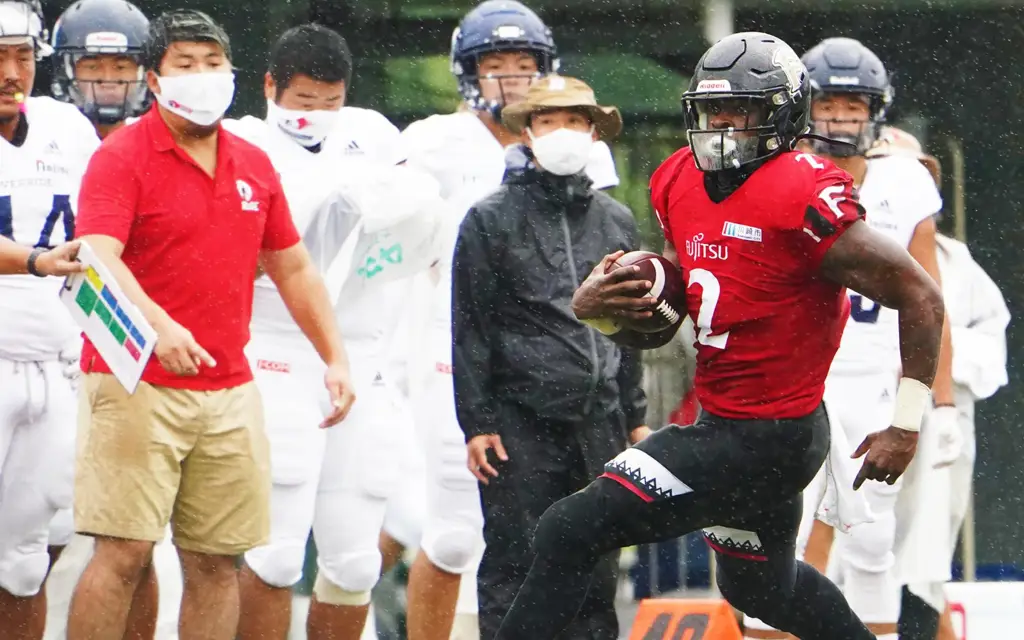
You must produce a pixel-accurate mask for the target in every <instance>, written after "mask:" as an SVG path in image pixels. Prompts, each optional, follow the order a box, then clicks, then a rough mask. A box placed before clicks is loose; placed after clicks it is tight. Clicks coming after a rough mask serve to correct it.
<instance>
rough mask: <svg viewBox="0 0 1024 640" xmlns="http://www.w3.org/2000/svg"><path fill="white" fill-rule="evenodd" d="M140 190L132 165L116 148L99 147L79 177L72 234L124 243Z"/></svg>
mask: <svg viewBox="0 0 1024 640" xmlns="http://www.w3.org/2000/svg"><path fill="white" fill-rule="evenodd" d="M139 191H140V184H139V176H138V173H137V172H136V170H135V165H134V164H133V163H132V162H131V161H129V159H128V158H127V157H126V156H125V155H124V154H122V153H121V152H119V151H118V150H117V149H112V148H110V147H109V146H100V148H99V149H97V150H96V153H94V154H92V158H91V159H90V160H89V165H88V166H87V167H86V170H85V175H84V176H83V177H82V187H81V192H80V193H79V196H78V216H77V219H76V221H75V231H76V233H75V235H76V236H77V237H79V238H81V237H83V236H93V235H97V236H109V237H111V238H115V239H116V240H117V241H118V242H120V243H121V244H127V242H128V233H129V231H131V227H132V222H134V220H135V215H136V213H137V211H138V206H137V205H138V202H139Z"/></svg>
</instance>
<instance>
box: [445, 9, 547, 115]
mask: <svg viewBox="0 0 1024 640" xmlns="http://www.w3.org/2000/svg"><path fill="white" fill-rule="evenodd" d="M499 51H524V52H527V53H530V54H532V55H533V56H534V58H536V60H537V69H538V72H539V75H542V76H543V75H547V74H549V73H554V72H556V71H558V52H557V50H556V48H555V41H554V39H553V38H552V37H551V29H549V28H548V27H547V25H545V24H544V22H543V21H542V20H541V19H540V18H539V17H537V14H535V13H534V12H533V11H531V10H530V9H528V8H526V7H525V6H524V5H523V4H521V3H519V2H515V1H514V0H488V1H487V2H483V3H481V4H480V5H479V6H477V7H476V8H475V9H473V10H472V11H470V12H469V13H468V14H466V17H464V18H463V19H462V22H461V23H459V26H458V28H456V29H455V32H454V33H452V51H451V65H452V73H453V74H454V75H455V79H456V80H458V83H459V93H461V94H462V97H463V99H465V101H466V103H467V104H468V105H469V106H470V107H471V108H473V109H477V110H487V111H490V113H491V114H492V115H493V116H494V117H495V119H498V118H499V116H500V113H501V109H502V107H504V106H505V105H504V104H503V102H504V100H500V101H499V100H485V99H484V97H483V96H482V95H481V93H480V75H479V72H478V62H479V60H480V56H482V55H484V54H488V53H494V52H499ZM506 77H507V76H506Z"/></svg>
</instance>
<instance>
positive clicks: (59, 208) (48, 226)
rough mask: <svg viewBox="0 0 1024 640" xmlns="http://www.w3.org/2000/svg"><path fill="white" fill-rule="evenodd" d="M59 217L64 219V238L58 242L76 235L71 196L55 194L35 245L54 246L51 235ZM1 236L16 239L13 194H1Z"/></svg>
mask: <svg viewBox="0 0 1024 640" xmlns="http://www.w3.org/2000/svg"><path fill="white" fill-rule="evenodd" d="M58 218H63V219H64V239H63V240H60V241H59V242H58V244H60V242H66V241H68V240H71V239H72V238H74V237H75V212H74V211H73V210H72V209H71V197H70V196H64V195H58V194H54V196H53V205H52V206H51V207H50V213H49V214H48V215H47V216H46V222H44V223H43V228H42V230H41V231H40V232H39V240H38V241H37V242H36V244H35V246H37V247H47V248H49V247H52V246H54V245H52V244H50V237H51V236H52V235H53V230H54V228H55V227H56V226H57V219H58ZM0 236H5V237H7V238H8V239H10V240H14V209H13V208H12V207H11V196H0Z"/></svg>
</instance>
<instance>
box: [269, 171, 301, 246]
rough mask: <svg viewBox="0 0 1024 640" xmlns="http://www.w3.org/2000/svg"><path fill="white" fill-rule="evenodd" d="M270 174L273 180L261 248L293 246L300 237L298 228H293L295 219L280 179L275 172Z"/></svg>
mask: <svg viewBox="0 0 1024 640" xmlns="http://www.w3.org/2000/svg"><path fill="white" fill-rule="evenodd" d="M271 176H272V177H273V180H274V182H273V188H272V191H271V194H270V210H269V211H268V212H267V224H266V226H265V227H264V228H263V244H262V248H263V249H266V250H268V251H281V250H284V249H289V248H291V247H293V246H295V245H296V244H298V242H299V240H300V239H301V238H300V237H299V231H298V229H296V228H295V221H294V220H292V212H291V209H289V208H288V200H287V199H286V198H285V195H284V188H283V187H281V180H280V179H279V178H278V177H277V173H275V172H272V173H271Z"/></svg>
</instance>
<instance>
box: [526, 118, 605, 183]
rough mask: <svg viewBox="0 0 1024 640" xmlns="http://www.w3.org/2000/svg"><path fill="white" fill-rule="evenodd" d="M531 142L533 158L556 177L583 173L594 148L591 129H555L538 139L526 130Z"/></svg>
mask: <svg viewBox="0 0 1024 640" xmlns="http://www.w3.org/2000/svg"><path fill="white" fill-rule="evenodd" d="M526 131H527V134H528V135H529V136H530V140H532V141H533V146H532V149H533V157H534V158H536V159H537V163H538V164H540V166H541V167H542V168H543V169H544V170H545V171H549V172H551V173H553V174H555V175H557V176H571V175H575V174H577V173H579V172H580V171H583V169H584V167H586V166H587V161H589V160H590V153H591V151H592V150H593V147H594V138H593V129H591V130H590V131H573V130H572V129H565V128H562V129H557V130H555V131H552V132H551V133H546V134H544V135H542V136H540V137H534V135H533V131H530V130H529V129H527V130H526Z"/></svg>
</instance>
